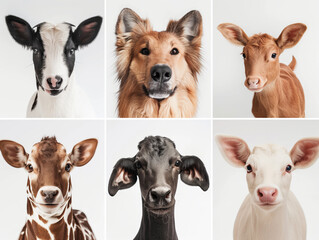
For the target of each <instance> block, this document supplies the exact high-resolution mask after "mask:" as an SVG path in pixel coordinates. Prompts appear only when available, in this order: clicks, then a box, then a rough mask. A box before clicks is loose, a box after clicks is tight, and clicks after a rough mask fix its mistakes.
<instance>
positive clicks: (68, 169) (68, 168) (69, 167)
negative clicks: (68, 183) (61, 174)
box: [65, 163, 72, 172]
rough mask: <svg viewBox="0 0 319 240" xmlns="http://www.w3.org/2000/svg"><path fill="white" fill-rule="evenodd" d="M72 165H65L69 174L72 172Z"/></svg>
mask: <svg viewBox="0 0 319 240" xmlns="http://www.w3.org/2000/svg"><path fill="white" fill-rule="evenodd" d="M71 167H72V166H71V164H70V163H67V164H66V165H65V171H67V172H70V171H71Z"/></svg>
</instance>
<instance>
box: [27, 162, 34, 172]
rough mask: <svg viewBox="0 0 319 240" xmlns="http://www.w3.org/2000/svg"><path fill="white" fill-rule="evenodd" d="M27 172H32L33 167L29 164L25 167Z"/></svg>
mask: <svg viewBox="0 0 319 240" xmlns="http://www.w3.org/2000/svg"><path fill="white" fill-rule="evenodd" d="M27 170H28V172H32V171H33V166H32V165H31V164H28V165H27Z"/></svg>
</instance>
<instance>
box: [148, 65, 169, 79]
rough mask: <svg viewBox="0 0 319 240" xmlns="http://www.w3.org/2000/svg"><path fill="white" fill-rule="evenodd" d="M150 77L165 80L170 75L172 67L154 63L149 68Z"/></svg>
mask: <svg viewBox="0 0 319 240" xmlns="http://www.w3.org/2000/svg"><path fill="white" fill-rule="evenodd" d="M151 77H152V79H153V80H154V81H156V82H167V81H169V80H170V79H171V77H172V69H171V68H170V67H169V66H167V65H155V66H153V67H152V68H151Z"/></svg>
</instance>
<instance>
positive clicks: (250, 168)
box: [246, 164, 253, 173]
mask: <svg viewBox="0 0 319 240" xmlns="http://www.w3.org/2000/svg"><path fill="white" fill-rule="evenodd" d="M246 169H247V173H251V172H252V171H253V168H252V167H251V165H250V164H249V165H247V167H246Z"/></svg>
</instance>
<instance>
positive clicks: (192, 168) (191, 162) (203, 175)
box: [180, 156, 209, 191]
mask: <svg viewBox="0 0 319 240" xmlns="http://www.w3.org/2000/svg"><path fill="white" fill-rule="evenodd" d="M182 162H183V163H182V166H181V172H180V174H181V180H182V181H183V182H184V183H186V184H188V185H191V186H199V187H200V188H201V189H202V190H203V191H206V190H207V189H208V188H209V178H208V174H207V171H206V168H205V166H204V163H203V162H202V161H201V160H200V159H199V158H198V157H196V156H184V157H182Z"/></svg>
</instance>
